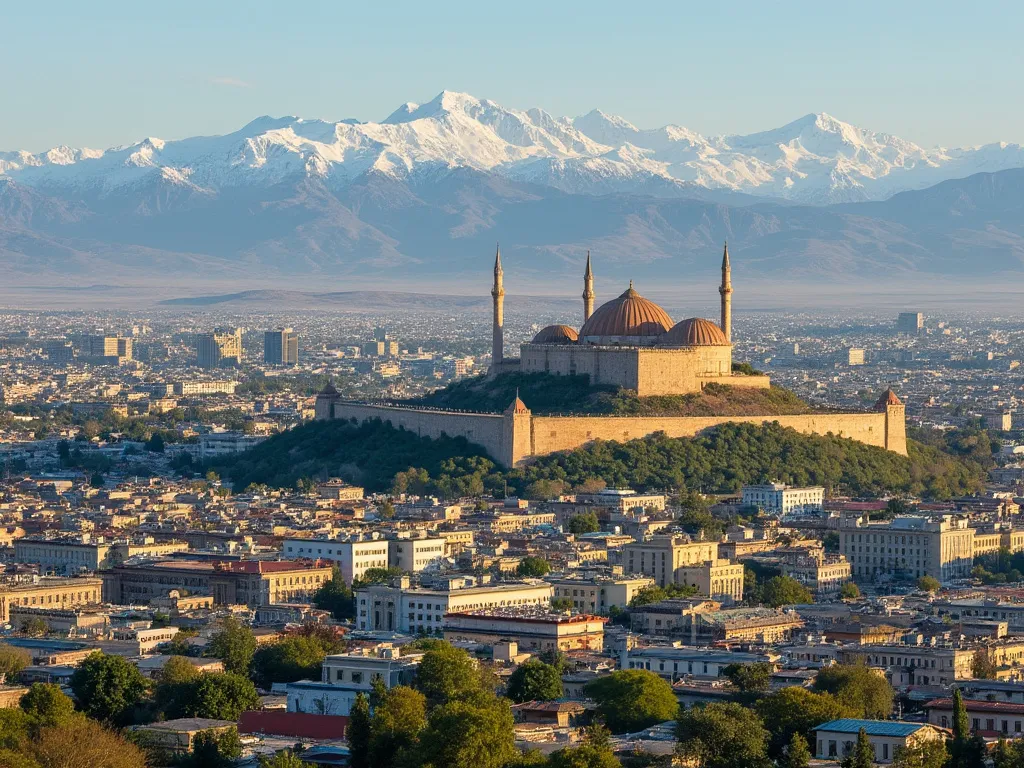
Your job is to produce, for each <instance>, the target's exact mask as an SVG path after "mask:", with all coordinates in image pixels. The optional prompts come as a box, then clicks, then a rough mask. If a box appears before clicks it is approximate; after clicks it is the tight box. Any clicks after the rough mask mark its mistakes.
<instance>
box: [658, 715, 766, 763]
mask: <svg viewBox="0 0 1024 768" xmlns="http://www.w3.org/2000/svg"><path fill="white" fill-rule="evenodd" d="M676 738H677V739H678V740H679V744H678V747H677V749H678V751H679V753H680V755H681V756H682V757H683V759H684V760H690V761H693V763H694V764H695V765H697V766H699V767H700V768H762V767H763V768H767V767H768V766H769V765H770V762H769V760H768V731H766V730H765V728H764V726H763V725H762V724H761V719H760V718H759V717H758V716H757V713H755V712H754V711H753V710H750V709H748V708H746V707H743V706H741V705H739V704H737V703H735V702H727V703H724V704H718V703H714V704H708V705H707V706H705V707H693V708H692V709H688V710H685V711H682V712H680V713H679V720H678V722H677V723H676Z"/></svg>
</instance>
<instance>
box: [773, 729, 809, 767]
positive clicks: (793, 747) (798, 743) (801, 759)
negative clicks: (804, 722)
mask: <svg viewBox="0 0 1024 768" xmlns="http://www.w3.org/2000/svg"><path fill="white" fill-rule="evenodd" d="M810 762H811V750H810V749H808V748H807V739H805V738H804V737H803V736H802V735H800V734H799V733H794V734H793V738H791V739H790V740H789V746H787V747H786V754H785V756H784V757H783V758H782V760H781V761H780V762H779V768H807V766H808V765H810Z"/></svg>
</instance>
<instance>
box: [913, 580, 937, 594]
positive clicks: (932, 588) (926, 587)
mask: <svg viewBox="0 0 1024 768" xmlns="http://www.w3.org/2000/svg"><path fill="white" fill-rule="evenodd" d="M917 588H918V589H919V590H921V591H922V592H932V593H935V592H938V591H939V590H940V589H942V584H940V583H939V580H938V579H936V578H935V577H934V576H922V577H921V578H919V579H918V580H917Z"/></svg>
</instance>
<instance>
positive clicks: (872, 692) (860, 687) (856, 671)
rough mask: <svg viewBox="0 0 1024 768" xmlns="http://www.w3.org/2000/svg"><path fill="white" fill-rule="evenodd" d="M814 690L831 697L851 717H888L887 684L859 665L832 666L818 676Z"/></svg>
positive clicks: (890, 693) (890, 694) (889, 690)
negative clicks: (846, 709) (833, 697)
mask: <svg viewBox="0 0 1024 768" xmlns="http://www.w3.org/2000/svg"><path fill="white" fill-rule="evenodd" d="M814 690H816V691H819V692H822V691H824V692H826V693H831V694H832V695H833V696H835V697H836V699H837V700H838V701H839V702H840V703H841V704H843V705H844V706H845V707H847V708H848V709H849V710H850V711H851V712H852V713H853V714H852V716H853V717H866V718H868V719H869V720H882V719H884V718H886V717H888V716H889V715H891V714H892V700H893V695H894V694H893V690H892V686H891V685H889V682H888V681H887V680H886V679H885V678H884V677H883V676H882V675H880V674H878V673H876V672H875V671H873V670H872V669H870V668H869V667H867V666H865V665H863V664H836V665H835V666H832V667H827V668H825V669H823V670H821V671H820V672H818V675H817V677H815V678H814Z"/></svg>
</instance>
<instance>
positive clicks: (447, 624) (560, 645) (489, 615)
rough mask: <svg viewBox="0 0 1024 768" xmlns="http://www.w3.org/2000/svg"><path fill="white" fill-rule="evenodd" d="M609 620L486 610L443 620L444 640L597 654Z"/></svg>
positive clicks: (529, 609) (526, 609)
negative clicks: (515, 644) (507, 644)
mask: <svg viewBox="0 0 1024 768" xmlns="http://www.w3.org/2000/svg"><path fill="white" fill-rule="evenodd" d="M607 621H608V619H606V618H604V617H602V616H592V615H590V614H573V615H568V614H565V613H557V612H553V611H549V610H546V609H544V608H539V607H535V606H526V607H518V608H485V609H482V610H477V611H467V612H463V613H449V614H446V615H445V617H444V638H445V640H448V641H450V642H471V643H482V644H484V645H494V644H495V643H499V642H502V641H506V640H512V641H514V642H516V643H518V644H519V647H520V648H521V649H529V650H531V651H535V652H542V651H552V650H558V651H578V650H586V651H600V650H602V649H603V647H604V625H605V623H606V622H607Z"/></svg>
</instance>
